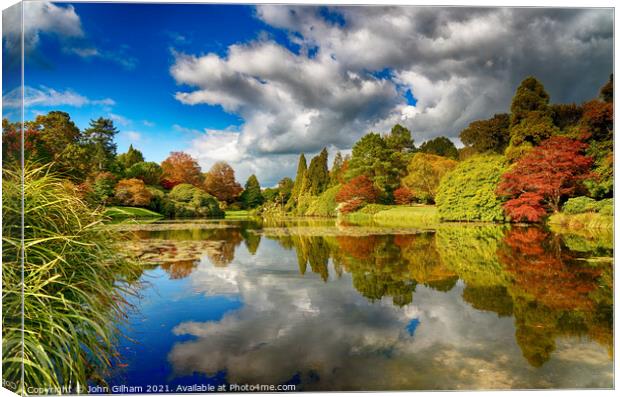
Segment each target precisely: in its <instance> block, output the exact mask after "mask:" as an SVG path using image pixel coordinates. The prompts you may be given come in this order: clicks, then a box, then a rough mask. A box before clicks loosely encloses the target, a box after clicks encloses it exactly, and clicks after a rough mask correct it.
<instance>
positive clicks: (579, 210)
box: [562, 196, 596, 214]
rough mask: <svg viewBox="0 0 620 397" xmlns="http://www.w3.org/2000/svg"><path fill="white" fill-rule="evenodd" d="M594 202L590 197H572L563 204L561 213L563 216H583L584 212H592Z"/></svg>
mask: <svg viewBox="0 0 620 397" xmlns="http://www.w3.org/2000/svg"><path fill="white" fill-rule="evenodd" d="M595 204H596V200H594V199H591V198H590V197H585V196H581V197H574V198H570V199H568V200H567V201H566V203H564V206H563V207H562V212H564V213H565V214H583V213H584V212H593V211H594V205H595Z"/></svg>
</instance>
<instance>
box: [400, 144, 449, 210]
mask: <svg viewBox="0 0 620 397" xmlns="http://www.w3.org/2000/svg"><path fill="white" fill-rule="evenodd" d="M456 165H457V162H456V161H455V160H452V159H449V158H446V157H442V156H437V155H434V154H427V153H416V154H414V155H413V158H412V159H411V162H410V163H409V165H408V166H407V171H408V174H407V176H406V177H405V178H403V180H402V184H403V185H404V186H406V187H407V188H409V189H410V190H411V192H412V193H413V196H414V197H415V198H416V199H418V200H420V201H422V202H425V203H432V202H434V201H435V195H436V194H437V188H438V187H439V182H440V181H441V178H442V177H443V176H444V175H445V174H446V173H448V172H449V171H450V170H452V169H454V167H456Z"/></svg>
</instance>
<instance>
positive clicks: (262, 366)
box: [138, 221, 613, 390]
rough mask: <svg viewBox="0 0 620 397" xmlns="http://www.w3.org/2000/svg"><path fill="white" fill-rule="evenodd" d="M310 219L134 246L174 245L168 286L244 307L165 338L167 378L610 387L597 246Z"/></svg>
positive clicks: (608, 323)
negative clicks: (356, 227)
mask: <svg viewBox="0 0 620 397" xmlns="http://www.w3.org/2000/svg"><path fill="white" fill-rule="evenodd" d="M318 222H319V223H318V224H315V225H313V224H310V223H308V222H305V223H304V222H301V221H300V222H298V223H296V224H295V229H294V230H295V232H291V231H290V230H289V229H286V230H280V231H278V230H279V229H282V228H287V227H288V226H289V225H287V224H285V223H282V222H275V221H274V222H272V223H270V224H263V225H261V224H256V223H252V224H249V225H248V224H243V223H239V224H236V226H235V227H229V228H219V229H215V230H169V231H162V230H158V231H151V232H148V233H146V234H143V235H141V236H140V239H139V240H138V241H139V242H140V243H139V244H144V245H145V246H147V247H151V253H152V245H157V244H161V243H162V242H165V243H166V244H171V243H170V242H176V243H172V244H177V245H176V246H175V247H176V257H172V256H171V257H170V258H168V257H164V256H162V255H160V260H161V262H160V267H161V268H162V269H163V270H164V271H166V272H167V274H168V275H169V278H170V279H172V280H176V279H182V278H186V279H187V280H188V282H189V285H191V286H192V289H193V291H194V292H195V293H198V294H203V295H205V296H207V297H214V296H228V297H233V298H234V299H237V300H239V301H241V302H243V305H242V306H241V307H240V308H238V309H237V310H235V311H231V312H228V313H227V314H225V315H224V316H223V317H222V318H221V319H220V320H218V321H207V322H200V321H195V320H192V319H191V318H188V319H186V320H185V321H181V322H179V323H177V324H176V325H175V326H174V328H173V330H172V333H173V334H174V335H175V336H176V337H183V338H184V340H183V341H181V342H178V343H175V344H174V346H173V347H172V349H171V350H170V351H169V353H168V354H167V357H165V358H162V359H165V360H167V361H169V362H170V363H171V365H172V369H173V374H172V377H173V378H179V377H183V376H189V375H191V374H194V373H202V374H207V375H214V374H218V373H222V371H225V373H226V381H227V382H231V383H233V382H237V383H245V382H247V383H283V382H293V383H299V384H300V385H302V388H303V389H307V390H311V389H322V390H361V389H366V390H380V389H446V388H447V389H463V388H473V389H476V388H545V387H611V385H612V381H613V378H612V362H611V360H612V355H613V351H612V349H613V333H612V332H613V284H612V283H613V264H612V261H611V257H612V255H613V251H612V244H609V242H608V241H603V242H601V241H600V239H598V238H593V237H592V236H574V235H558V234H554V233H551V232H549V231H545V230H542V229H537V228H512V229H510V228H506V227H503V226H462V225H457V226H450V225H447V226H445V227H441V228H439V229H438V230H436V231H433V232H423V233H422V232H419V233H411V232H410V233H409V234H407V233H400V234H384V235H375V234H373V235H363V234H360V233H356V235H350V234H348V233H338V232H337V230H336V231H335V230H334V227H333V224H332V225H330V224H329V223H328V222H326V221H318ZM268 228H269V230H270V232H269V233H265V231H266V230H268ZM330 228H331V229H330ZM317 229H318V230H320V231H321V234H323V235H316V234H317V233H316V231H317ZM188 242H191V243H196V242H200V243H201V244H204V245H203V246H191V247H190V246H188V245H187V243H188ZM241 242H243V243H244V244H243V245H241ZM207 243H208V244H207ZM183 244H186V245H183ZM188 247H190V248H191V249H189V250H190V251H191V252H190V253H189V254H188V253H187V252H182V251H183V250H184V249H188ZM201 247H202V248H201ZM241 247H243V248H241ZM162 252H163V251H162ZM188 255H189V259H187V260H176V259H178V258H183V257H185V256H188ZM162 257H164V259H161V258H162ZM166 258H167V259H166ZM161 337H163V338H166V337H169V336H167V335H162V336H161ZM188 338H189V339H188ZM601 347H602V349H601ZM533 369H535V370H534V371H533Z"/></svg>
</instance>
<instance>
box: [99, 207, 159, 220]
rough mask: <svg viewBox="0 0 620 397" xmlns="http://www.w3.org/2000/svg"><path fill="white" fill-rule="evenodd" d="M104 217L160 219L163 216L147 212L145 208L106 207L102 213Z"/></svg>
mask: <svg viewBox="0 0 620 397" xmlns="http://www.w3.org/2000/svg"><path fill="white" fill-rule="evenodd" d="M104 215H105V216H108V217H110V218H115V219H119V218H162V217H163V215H161V214H159V213H157V212H155V211H151V210H147V209H146V208H138V207H108V208H106V210H105V213H104Z"/></svg>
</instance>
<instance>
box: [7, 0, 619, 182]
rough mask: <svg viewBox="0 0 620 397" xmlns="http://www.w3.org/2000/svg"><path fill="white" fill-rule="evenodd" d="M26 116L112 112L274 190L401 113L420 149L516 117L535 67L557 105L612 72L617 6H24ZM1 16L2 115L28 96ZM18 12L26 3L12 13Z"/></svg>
mask: <svg viewBox="0 0 620 397" xmlns="http://www.w3.org/2000/svg"><path fill="white" fill-rule="evenodd" d="M24 4H25V9H24V14H25V26H24V52H25V68H24V69H25V105H26V115H25V116H26V119H33V118H34V117H36V115H37V114H44V113H47V112H48V111H51V110H62V111H66V112H68V113H69V114H70V115H71V117H72V119H73V120H74V121H75V122H76V124H77V125H78V127H80V128H85V127H87V126H88V123H89V120H91V119H94V118H98V117H108V118H111V119H112V120H113V121H114V122H115V125H116V126H117V127H118V129H119V131H120V133H119V134H118V136H117V144H118V151H119V152H124V151H126V150H127V148H128V146H129V145H130V144H133V145H134V147H137V148H138V149H140V150H141V151H142V152H143V153H144V155H145V158H146V159H147V160H148V161H157V162H160V161H162V160H164V159H165V158H166V157H167V156H168V155H169V153H170V152H171V151H185V152H188V153H190V154H191V155H193V156H194V157H195V158H196V159H197V160H198V161H199V163H200V165H201V167H202V168H203V171H207V170H208V169H209V168H210V167H211V166H212V165H213V163H214V162H216V161H220V160H224V161H227V162H228V163H230V164H231V165H232V166H233V168H234V169H235V170H236V174H237V178H238V180H240V181H241V183H243V182H245V180H246V178H247V177H248V176H249V175H251V174H253V173H254V174H256V175H257V177H258V179H259V181H260V182H261V184H262V185H263V186H273V185H275V184H276V183H277V181H278V180H279V179H280V178H282V177H284V176H290V177H293V176H294V174H295V169H296V164H297V158H298V156H299V153H301V152H304V153H306V157H307V158H308V157H310V156H312V155H314V154H315V153H317V152H319V151H320V150H321V149H322V148H323V147H327V148H328V151H329V153H330V160H331V159H333V154H334V153H335V152H336V151H338V150H341V151H343V152H345V153H346V152H347V151H349V150H350V149H351V147H352V145H353V144H354V143H355V141H357V140H358V139H359V138H360V137H361V136H363V135H364V134H366V133H368V132H370V131H373V132H379V133H386V132H389V130H390V129H391V127H392V126H393V125H394V124H396V123H400V124H402V125H404V126H406V127H407V128H409V129H410V130H411V131H412V135H413V138H414V140H415V143H416V144H417V145H419V144H420V143H422V142H424V141H426V140H428V139H431V138H434V137H437V136H447V137H449V138H451V139H452V140H453V141H454V142H455V144H457V146H459V145H460V141H459V140H458V134H459V132H460V131H461V130H462V129H463V128H465V127H466V126H467V125H468V124H469V123H470V122H472V121H474V120H478V119H483V118H489V117H491V116H492V115H493V114H494V113H499V112H507V111H508V110H509V107H510V100H511V98H512V95H513V94H514V91H515V89H516V87H517V86H518V84H519V82H520V81H521V80H523V79H524V78H525V77H526V76H528V75H534V76H535V77H537V78H538V79H539V80H540V81H541V82H542V83H543V84H544V86H545V87H546V89H547V91H548V92H549V94H550V96H551V101H552V102H555V103H562V102H576V103H581V102H584V101H586V100H589V99H591V98H593V97H595V96H596V95H597V93H598V90H599V88H600V87H601V86H602V85H603V84H604V83H605V82H606V81H607V79H608V77H609V74H610V73H612V71H613V10H612V9H600V8H599V9H550V8H513V9H511V8H462V7H446V8H439V7H361V6H349V7H343V6H336V7H325V6H288V5H258V6H248V5H205V4H140V3H134V4H122V3H75V4H71V3H59V2H55V3H49V2H26V3H24ZM15 10H16V9H15V8H13V9H8V10H5V11H4V12H3V59H4V62H3V93H2V95H3V117H8V118H16V117H17V115H18V113H17V110H18V106H19V102H20V101H19V92H18V90H17V87H18V86H19V80H18V76H19V73H18V71H19V67H20V63H19V52H18V51H19V26H18V25H16V24H15V20H16V18H15V16H16V12H15ZM17 15H18V13H17Z"/></svg>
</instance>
